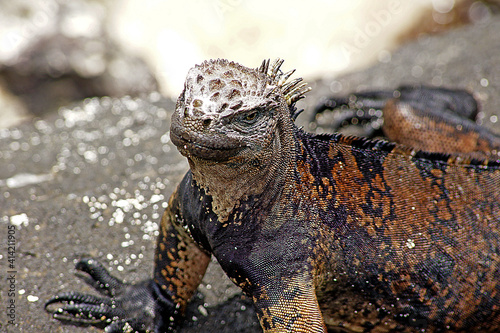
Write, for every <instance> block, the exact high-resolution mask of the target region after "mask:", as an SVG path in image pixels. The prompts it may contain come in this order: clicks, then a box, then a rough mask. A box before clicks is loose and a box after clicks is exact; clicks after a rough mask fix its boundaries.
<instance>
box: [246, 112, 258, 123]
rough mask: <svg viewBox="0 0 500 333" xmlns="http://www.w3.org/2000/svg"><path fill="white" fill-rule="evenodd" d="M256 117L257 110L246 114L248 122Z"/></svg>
mask: <svg viewBox="0 0 500 333" xmlns="http://www.w3.org/2000/svg"><path fill="white" fill-rule="evenodd" d="M255 118H257V112H252V113H249V114H247V115H246V116H245V120H246V121H248V122H251V121H254V120H255Z"/></svg>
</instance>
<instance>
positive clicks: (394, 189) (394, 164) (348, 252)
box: [46, 60, 500, 332]
mask: <svg viewBox="0 0 500 333" xmlns="http://www.w3.org/2000/svg"><path fill="white" fill-rule="evenodd" d="M282 62H283V61H282V60H277V61H275V62H274V63H272V64H271V63H270V62H269V61H264V62H263V63H262V65H261V66H260V67H259V68H257V69H250V68H247V67H244V66H241V65H239V64H237V63H234V62H229V61H227V60H211V61H206V62H204V63H202V64H201V65H197V66H195V67H194V68H192V69H191V70H190V71H189V73H188V75H187V79H186V82H185V86H184V90H183V92H182V93H181V95H180V97H179V99H178V101H177V105H176V110H175V113H174V114H173V116H172V123H171V139H172V142H173V143H174V144H175V145H176V146H177V148H178V149H179V151H180V152H181V154H183V155H184V156H185V157H186V158H187V159H188V161H189V166H190V170H189V171H188V172H187V173H186V175H185V177H184V179H183V180H182V182H181V183H180V184H179V185H178V187H177V189H176V191H175V192H174V193H173V194H172V196H171V197H170V200H169V204H168V207H167V208H166V210H165V213H164V214H163V217H162V221H161V229H160V235H159V237H158V241H157V242H158V243H157V249H156V254H155V268H154V277H153V279H151V280H148V281H143V282H140V283H137V284H124V283H122V282H121V281H119V280H118V279H116V278H114V277H113V276H111V275H110V274H109V273H108V272H107V271H106V270H105V269H104V268H103V266H102V265H100V264H99V263H98V262H97V261H96V260H94V259H82V260H81V261H80V262H79V263H78V264H77V269H79V270H82V271H84V272H87V273H88V274H89V275H90V277H91V278H92V279H93V280H94V281H95V285H96V287H97V289H98V290H99V291H101V292H102V293H104V294H105V295H103V296H92V295H83V294H80V293H77V292H69V293H62V294H59V295H57V296H55V297H53V298H51V299H50V300H49V301H48V302H47V303H46V308H47V309H48V310H49V311H51V312H52V313H53V314H54V317H56V318H59V319H65V320H68V319H69V320H72V321H75V322H80V323H81V322H86V321H88V320H95V321H97V322H99V323H100V325H101V326H106V331H107V332H122V331H127V332H128V331H146V330H151V331H154V332H165V331H168V330H170V329H172V328H174V327H175V325H176V320H177V318H178V317H179V316H181V314H182V313H183V311H184V309H185V307H186V304H187V302H188V301H189V299H190V298H191V296H192V295H193V293H194V292H195V290H196V288H197V286H198V284H199V283H200V281H201V279H202V277H203V274H204V272H205V269H206V267H207V265H208V262H209V260H210V256H211V255H213V256H215V257H216V258H217V260H218V262H219V263H220V265H221V266H222V268H223V270H224V271H225V272H226V273H227V275H228V276H229V277H230V278H231V280H232V281H234V283H235V284H237V285H238V286H239V287H241V289H242V290H243V292H244V293H245V294H247V295H248V296H249V297H250V298H251V299H252V300H253V303H254V305H255V308H256V311H257V315H258V318H259V321H260V324H261V326H262V329H263V331H264V332H326V331H327V330H329V331H350V332H395V331H400V332H417V331H419V332H420V331H426V332H441V331H471V330H473V331H491V332H493V331H498V330H499V329H500V279H499V278H500V248H499V245H500V190H499V189H500V160H498V157H495V158H496V159H497V160H494V159H492V160H487V159H476V158H474V157H471V156H468V155H467V153H461V154H443V153H430V152H424V151H420V150H416V149H413V148H410V147H406V146H403V145H400V144H396V143H392V142H385V141H380V140H369V139H363V138H357V137H346V136H343V135H340V134H318V135H314V134H310V133H307V132H305V131H303V130H302V129H300V128H298V127H297V126H296V125H295V124H294V120H295V118H296V117H297V115H298V114H299V112H300V111H298V110H297V108H296V107H295V102H296V101H297V100H299V99H300V98H302V97H303V96H304V94H305V93H306V92H307V91H308V90H309V89H308V88H307V87H306V84H305V83H304V82H302V80H301V79H295V80H292V81H290V82H288V79H289V77H290V76H291V75H292V73H293V71H290V72H287V73H283V72H282V71H281V69H280V68H281V65H282ZM440 93H442V92H439V91H436V93H435V94H436V95H439V94H440ZM410 100H412V98H410ZM386 104H388V105H389V107H390V108H394V109H401V110H403V111H404V112H407V111H409V110H410V111H411V110H412V109H413V107H412V103H408V102H407V101H405V100H404V99H398V98H395V99H390V101H389V102H387V103H386ZM417 104H418V103H417ZM413 105H415V104H413ZM424 105H430V104H429V103H428V101H427V102H426V103H424ZM424 109H425V108H424ZM420 111H426V110H419V112H420ZM431 120H432V121H441V120H442V119H438V118H431ZM445 120H446V119H445ZM468 126H469V125H468ZM470 126H474V125H470ZM447 128H448V127H447ZM449 128H451V129H453V128H456V126H449ZM422 130H423V132H421V136H425V133H426V132H425V128H422ZM483 132H484V131H483V130H481V131H476V132H473V133H479V134H481V133H483ZM401 134H402V135H404V134H405V133H401ZM451 134H453V133H451ZM451 134H450V135H451ZM488 135H489V134H488ZM481 142H483V141H481ZM484 142H486V143H488V142H490V143H491V144H492V145H491V146H485V145H479V147H478V148H483V149H484V150H486V151H493V150H495V149H497V148H496V147H495V146H494V144H495V143H494V142H491V140H484ZM445 148H446V147H445ZM449 153H452V152H451V151H450V152H449ZM489 156H495V155H492V154H490V155H489ZM54 307H55V308H54Z"/></svg>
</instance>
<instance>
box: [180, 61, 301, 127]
mask: <svg viewBox="0 0 500 333" xmlns="http://www.w3.org/2000/svg"><path fill="white" fill-rule="evenodd" d="M282 64H283V60H280V59H277V60H275V61H274V62H273V63H272V64H270V61H269V60H264V61H263V62H262V65H261V66H260V67H259V68H257V69H251V68H248V67H244V66H241V65H240V64H238V63H235V62H230V61H228V60H225V59H217V60H208V61H205V62H203V63H202V64H201V65H197V66H195V67H194V68H192V69H191V70H190V71H189V73H188V76H187V79H186V86H185V96H184V98H185V103H186V104H187V105H188V108H192V109H193V111H194V112H195V113H196V111H195V109H198V110H200V111H201V110H203V112H204V113H207V112H208V113H222V112H224V111H226V110H228V111H230V110H237V109H239V108H241V107H245V108H247V107H250V108H251V107H254V106H260V105H261V104H262V101H263V99H269V98H270V97H271V96H272V95H276V94H279V95H282V96H283V97H284V98H285V101H286V103H287V105H289V107H290V112H291V114H292V117H293V118H295V116H296V114H298V112H296V110H295V108H294V106H293V105H294V103H295V102H296V101H298V100H299V99H301V98H303V97H304V94H305V93H306V92H308V91H309V90H310V88H308V87H306V86H307V84H306V83H305V82H303V81H302V79H301V78H299V79H294V80H292V81H290V82H287V80H288V79H289V78H290V76H291V75H292V74H293V73H294V72H295V70H291V71H289V72H286V73H283V72H282V71H281V70H280V67H281V65H282Z"/></svg>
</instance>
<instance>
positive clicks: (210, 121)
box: [203, 119, 212, 128]
mask: <svg viewBox="0 0 500 333" xmlns="http://www.w3.org/2000/svg"><path fill="white" fill-rule="evenodd" d="M211 123H212V119H205V120H203V127H205V128H207V127H208V126H210V124H211Z"/></svg>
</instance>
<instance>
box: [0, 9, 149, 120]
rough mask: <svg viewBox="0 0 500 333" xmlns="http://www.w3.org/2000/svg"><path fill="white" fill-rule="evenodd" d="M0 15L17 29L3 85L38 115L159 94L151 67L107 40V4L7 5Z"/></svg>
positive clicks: (3, 57) (5, 54)
mask: <svg viewBox="0 0 500 333" xmlns="http://www.w3.org/2000/svg"><path fill="white" fill-rule="evenodd" d="M0 11H1V12H3V15H1V16H0V18H1V17H3V16H5V18H6V19H9V20H11V21H12V22H13V25H15V29H12V31H11V32H7V33H4V34H2V36H3V35H5V34H9V33H10V36H11V37H10V38H7V43H8V44H7V45H5V47H4V49H3V50H2V51H0V86H1V87H2V88H3V89H4V90H6V91H8V92H9V93H10V94H12V95H13V96H16V97H17V98H18V100H20V101H22V103H23V104H24V107H25V108H26V109H27V110H28V111H29V112H30V113H32V114H33V115H41V114H44V113H47V112H51V111H55V110H57V108H58V107H59V106H63V105H67V104H69V103H71V102H75V101H80V100H82V99H84V98H87V97H95V96H114V97H120V96H124V95H131V96H139V95H140V94H143V93H148V92H150V91H155V90H158V84H157V81H156V79H155V77H154V75H153V74H152V72H151V71H150V69H149V68H148V66H147V65H146V63H145V62H144V61H143V60H142V59H139V58H137V57H135V56H133V55H131V54H130V53H127V52H125V51H124V50H122V49H121V48H120V47H118V46H117V45H116V43H114V42H113V41H112V40H111V39H110V38H109V36H108V35H107V32H106V29H105V24H106V20H105V19H104V18H105V12H106V9H105V7H104V6H103V5H100V4H98V3H93V2H88V1H81V0H79V1H72V2H67V1H53V0H52V1H51V0H47V1H43V3H33V2H27V1H26V2H24V3H23V2H13V3H11V2H2V3H0ZM4 24H5V23H4ZM0 27H1V26H0ZM9 28H11V27H9ZM131 73H133V74H132V75H131ZM0 125H1V124H0Z"/></svg>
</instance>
